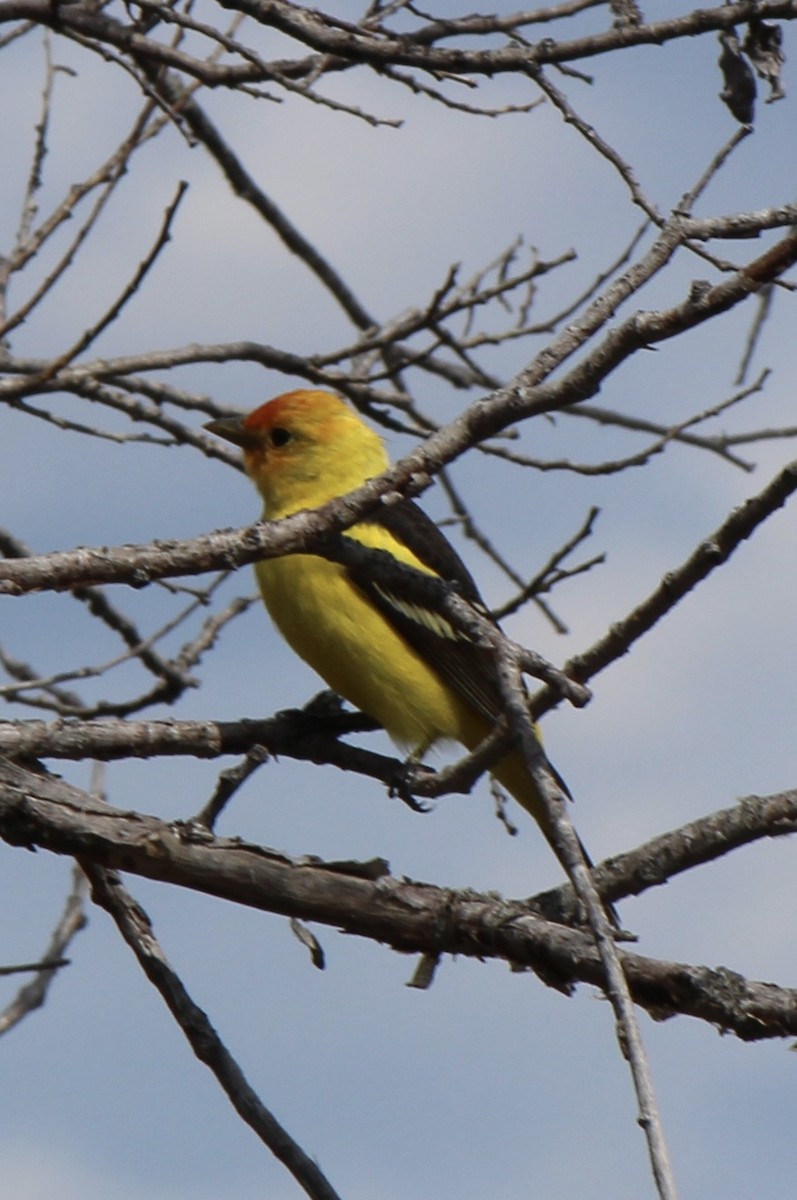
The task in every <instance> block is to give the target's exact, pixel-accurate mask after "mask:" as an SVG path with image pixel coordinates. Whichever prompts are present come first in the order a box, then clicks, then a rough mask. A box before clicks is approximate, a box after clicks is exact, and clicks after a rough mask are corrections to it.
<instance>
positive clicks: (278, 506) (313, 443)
mask: <svg viewBox="0 0 797 1200" xmlns="http://www.w3.org/2000/svg"><path fill="white" fill-rule="evenodd" d="M206 428H208V429H210V430H211V431H212V432H213V433H216V434H218V435H219V436H220V437H223V438H226V439H227V440H228V441H231V442H233V443H234V444H235V445H236V446H240V447H241V449H242V450H243V455H244V466H245V467H246V471H247V474H248V475H249V476H250V478H251V479H252V480H253V482H254V483H255V484H256V486H257V488H258V490H259V491H260V493H261V495H262V496H263V498H264V500H265V501H266V507H267V510H269V512H270V514H271V515H284V513H286V512H289V511H295V510H296V509H297V508H310V507H313V506H314V505H316V504H321V503H323V502H324V501H325V500H329V499H331V498H332V497H333V496H339V495H342V494H343V493H344V492H347V491H350V490H351V489H352V488H355V487H357V486H358V484H360V483H362V482H363V481H364V480H365V479H367V478H369V477H370V476H373V475H378V474H379V473H380V472H381V471H383V470H384V469H385V467H386V466H387V456H386V454H385V451H384V448H383V446H382V442H381V439H380V438H378V437H377V435H376V434H375V433H374V432H373V431H372V430H371V429H369V428H368V426H367V425H365V424H364V423H363V421H361V420H360V418H359V416H358V415H357V413H356V412H354V410H353V409H351V408H350V407H349V406H348V404H346V402H345V401H344V400H342V399H341V398H340V397H339V396H335V395H333V394H332V393H331V392H322V391H313V390H310V389H299V390H297V391H293V392H286V393H285V394H284V395H282V396H277V397H276V398H275V399H274V400H269V401H268V402H267V403H266V404H262V405H261V406H260V407H259V408H256V409H255V410H254V411H253V412H251V413H249V414H248V415H247V416H246V417H244V418H243V419H240V418H233V419H231V420H221V421H211V422H210V424H209V425H207V426H206Z"/></svg>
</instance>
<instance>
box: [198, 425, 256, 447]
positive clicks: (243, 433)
mask: <svg viewBox="0 0 797 1200" xmlns="http://www.w3.org/2000/svg"><path fill="white" fill-rule="evenodd" d="M205 429H207V430H209V431H210V432H211V433H215V434H216V436H217V437H220V438H224V439H225V441H227V442H232V444H233V445H234V446H240V447H241V449H242V450H254V449H255V447H256V446H257V441H258V439H257V435H256V434H254V433H252V431H251V430H249V429H247V428H246V426H245V425H244V419H243V417H220V418H219V420H217V421H208V423H207V425H205Z"/></svg>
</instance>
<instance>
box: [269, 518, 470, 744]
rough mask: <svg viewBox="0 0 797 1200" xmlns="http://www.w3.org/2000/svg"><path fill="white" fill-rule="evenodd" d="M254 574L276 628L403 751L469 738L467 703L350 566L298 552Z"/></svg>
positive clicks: (275, 561) (335, 688) (337, 690)
mask: <svg viewBox="0 0 797 1200" xmlns="http://www.w3.org/2000/svg"><path fill="white" fill-rule="evenodd" d="M360 528H362V527H360ZM358 532H359V531H358ZM369 532H370V531H369ZM363 540H366V539H365V538H364V539H363ZM367 540H368V541H369V542H373V541H374V540H375V539H373V538H372V537H368V538H367ZM376 540H378V538H377V539H376ZM413 565H415V564H413ZM418 565H419V564H418ZM255 569H256V573H257V578H258V583H259V584H260V590H261V593H262V595H263V600H264V601H265V604H266V608H267V609H268V611H269V613H270V615H271V618H272V620H273V621H274V624H275V625H276V626H277V628H278V629H279V631H280V633H281V634H282V636H283V637H284V638H285V640H286V641H287V642H288V643H289V644H290V645H291V646H292V648H293V649H294V650H295V651H296V653H297V654H298V655H299V656H300V657H301V658H303V659H304V660H305V662H307V663H309V665H310V666H311V667H312V668H313V669H314V670H315V671H317V672H318V674H319V675H320V676H321V677H322V678H323V679H324V680H326V682H327V684H328V685H329V687H331V688H332V689H333V690H334V691H336V692H338V694H339V695H341V696H343V697H345V699H347V700H348V701H349V702H350V703H351V704H354V705H356V707H357V708H359V709H362V711H363V712H365V713H367V714H368V715H369V716H372V717H374V718H375V719H376V720H377V721H379V722H380V723H381V724H382V725H384V727H385V728H386V729H387V731H388V733H389V734H390V735H391V737H393V738H394V739H395V741H397V742H398V743H399V744H400V745H402V746H404V747H409V748H411V749H413V750H420V751H422V750H425V749H426V747H427V746H429V745H431V743H432V742H434V741H436V740H438V739H440V738H450V739H454V740H456V741H461V740H463V720H465V719H466V707H465V706H464V705H463V703H462V701H460V700H459V699H458V697H457V696H456V695H455V694H454V693H453V692H452V691H451V689H450V688H447V687H446V686H445V685H444V684H443V683H442V681H441V680H440V679H439V677H438V676H437V674H436V673H435V672H434V671H432V670H431V669H430V668H429V667H428V666H427V664H426V663H425V662H424V661H423V659H422V658H421V657H420V656H419V655H418V654H417V653H416V652H415V651H414V650H413V649H412V648H411V647H410V646H409V645H408V643H407V642H405V641H404V639H403V638H402V637H401V636H400V634H398V633H396V632H395V630H394V629H393V628H392V627H391V626H390V625H389V624H388V622H387V620H386V619H385V618H384V617H383V616H382V614H381V613H380V612H379V610H378V609H376V608H374V606H373V605H372V604H371V603H370V602H369V601H368V600H366V599H365V597H364V596H363V595H362V594H361V593H360V591H359V590H358V589H357V587H356V586H355V585H354V584H353V583H352V582H351V580H350V579H349V578H348V577H347V575H346V571H345V568H344V567H342V566H340V565H339V564H338V563H332V562H328V561H327V560H326V559H323V558H318V557H316V556H315V555H309V554H293V555H288V556H286V557H285V558H276V559H268V560H266V561H265V562H261V563H258V564H257V565H256V568H255Z"/></svg>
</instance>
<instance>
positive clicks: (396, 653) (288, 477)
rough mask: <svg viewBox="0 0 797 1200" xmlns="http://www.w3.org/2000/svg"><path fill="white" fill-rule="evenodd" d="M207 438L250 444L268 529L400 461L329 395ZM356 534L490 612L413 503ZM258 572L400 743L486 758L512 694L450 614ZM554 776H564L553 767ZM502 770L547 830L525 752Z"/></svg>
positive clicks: (305, 645) (312, 577)
mask: <svg viewBox="0 0 797 1200" xmlns="http://www.w3.org/2000/svg"><path fill="white" fill-rule="evenodd" d="M206 428H207V429H209V430H211V431H212V432H213V433H215V434H218V435H219V436H220V437H223V438H226V439H227V441H230V442H233V443H234V444H235V445H236V446H240V447H241V449H242V450H243V459H244V465H245V467H246V471H247V473H248V475H249V476H250V478H251V479H252V481H253V482H254V484H255V486H256V487H257V489H258V491H259V492H260V494H261V496H262V497H263V501H264V504H265V507H264V512H263V515H264V518H266V519H268V520H277V519H279V518H280V517H286V516H289V515H290V514H291V513H295V512H297V511H299V510H300V509H311V508H315V507H317V506H318V505H320V504H323V503H325V502H326V501H328V500H331V499H333V498H334V497H336V496H340V495H343V494H345V493H346V492H350V491H352V490H353V489H354V488H356V487H358V486H360V485H361V484H362V483H364V482H365V481H366V480H367V479H369V478H373V477H374V476H376V475H380V474H381V473H382V472H383V471H384V470H385V469H386V468H387V466H388V465H389V460H388V457H387V453H386V451H385V448H384V446H383V444H382V440H381V438H379V437H378V436H377V434H376V433H374V432H373V430H371V429H370V428H369V427H368V426H367V425H366V424H365V423H364V422H363V421H362V420H361V419H360V417H359V416H358V415H357V414H356V413H355V412H354V411H353V409H351V408H350V407H349V406H348V405H347V404H346V403H345V402H344V401H343V400H342V399H340V397H338V396H334V395H332V394H331V393H329V392H322V391H311V390H298V391H293V392H287V393H286V394H285V395H282V396H277V397H276V399H274V400H270V401H269V402H268V403H267V404H263V405H262V406H261V407H260V408H257V409H255V411H254V412H251V413H249V415H248V416H246V417H244V418H230V419H226V418H225V419H222V420H217V421H211V422H210V423H209V424H208V425H207V426H206ZM345 536H346V537H349V538H355V539H356V540H357V541H358V542H360V543H361V544H362V545H364V546H367V547H372V548H374V549H378V550H383V551H387V552H388V553H389V554H391V555H393V557H394V558H395V559H397V560H398V561H399V562H401V563H404V564H406V565H408V566H409V567H414V568H415V569H416V570H418V571H422V572H427V573H428V574H432V575H436V576H439V577H441V578H442V579H444V580H446V581H449V582H452V583H454V584H456V586H457V589H458V591H459V593H460V594H461V595H462V596H464V597H465V598H466V599H467V600H469V601H471V602H472V603H474V604H476V605H478V606H479V607H480V608H483V605H482V601H481V598H480V596H479V592H478V589H477V587H476V584H475V583H474V581H473V578H472V576H471V575H470V572H469V571H468V569H467V567H466V566H465V565H464V563H463V562H462V561H461V559H460V558H459V555H458V554H457V553H456V551H455V550H454V549H453V547H452V546H451V545H450V543H449V542H448V541H447V539H446V538H445V537H444V535H443V534H442V533H441V532H440V530H439V529H438V527H437V526H436V525H435V524H434V522H433V521H432V520H431V519H430V518H429V517H428V516H427V515H426V513H424V512H423V510H422V509H421V508H419V507H418V506H417V505H416V504H414V503H413V502H412V501H410V500H400V501H399V502H397V503H393V504H386V505H383V506H382V507H381V508H380V509H379V510H378V512H376V513H374V514H372V515H370V516H368V517H367V518H365V519H364V520H361V521H359V522H358V523H357V524H356V525H353V526H352V527H351V528H350V529H348V530H346V532H345ZM255 570H256V573H257V578H258V583H259V585H260V591H261V593H262V596H263V600H264V602H265V605H266V608H267V609H268V611H269V613H270V615H271V618H272V620H273V621H274V624H275V625H276V626H277V628H278V629H279V631H280V633H281V634H282V636H283V637H284V638H285V639H286V641H287V642H288V643H289V644H290V645H291V646H292V647H293V649H294V650H295V651H296V653H297V654H299V655H300V656H301V657H302V658H303V659H304V660H305V662H307V663H309V665H310V666H311V667H313V668H314V670H316V671H317V672H318V674H319V675H321V676H322V678H323V679H325V680H326V682H327V683H328V684H329V686H330V687H331V688H332V689H333V690H334V691H336V692H337V693H338V694H339V695H341V696H343V697H345V698H346V699H347V700H349V701H350V702H351V703H352V704H354V705H356V706H357V708H359V709H361V710H362V711H363V712H365V713H367V714H368V715H369V716H371V717H374V718H375V719H376V720H377V721H379V722H380V723H381V724H382V725H383V726H384V727H385V729H386V730H387V731H388V733H389V734H390V735H391V737H392V738H393V739H394V740H395V741H396V742H397V743H399V745H401V746H403V747H405V748H410V749H411V750H412V751H413V753H414V754H416V755H419V754H422V753H423V752H424V751H425V750H426V749H427V748H428V747H429V746H431V745H432V744H433V743H434V742H436V741H439V740H441V739H448V740H453V741H456V742H460V743H461V744H462V745H464V746H466V747H467V748H468V749H474V748H475V747H476V746H477V745H478V744H479V742H481V741H482V739H483V738H484V737H485V736H486V735H487V734H488V733H489V732H490V731H491V730H492V729H493V728H494V727H495V725H496V723H497V722H498V721H499V719H500V717H501V710H502V703H501V694H500V690H499V687H498V682H497V675H496V671H495V667H494V666H493V663H492V660H491V658H490V655H489V653H488V652H487V651H486V650H484V649H482V648H480V647H478V646H476V645H475V644H474V643H473V642H472V641H469V640H468V639H467V638H466V637H465V636H463V635H460V634H459V633H458V632H457V631H456V630H455V629H454V627H453V626H452V624H451V622H450V621H449V620H447V618H446V617H445V616H444V615H443V614H442V613H440V612H436V611H434V610H433V609H432V608H430V607H426V606H425V605H423V604H421V603H419V602H418V601H417V600H416V599H415V598H413V597H410V596H408V595H401V594H397V589H396V588H390V587H387V586H385V584H384V583H383V582H382V583H380V582H379V579H378V573H369V572H368V570H367V569H366V570H363V569H359V568H358V569H355V568H353V567H351V566H344V565H342V564H340V563H337V562H330V561H329V560H327V559H325V558H322V557H320V556H318V555H314V554H289V555H286V556H284V557H282V558H270V559H266V560H264V561H262V562H259V563H257V564H256V566H255ZM551 773H552V774H553V775H554V777H555V778H556V779H557V780H558V776H556V773H555V772H554V771H553V768H551ZM493 774H494V775H495V776H496V778H497V779H498V780H499V782H500V783H502V784H503V785H504V787H506V788H507V789H508V791H510V792H511V793H512V795H513V796H514V797H515V799H516V800H517V801H518V802H519V803H520V804H522V805H523V807H524V808H526V809H527V810H528V811H529V812H530V813H531V814H532V816H533V817H534V818H535V819H536V820H537V821H538V822H539V823H540V825H541V826H542V828H543V831H544V832H546V833H547V829H546V826H547V821H546V820H545V816H544V811H543V808H542V804H541V802H540V799H539V793H538V791H537V789H536V787H535V785H534V783H533V782H532V779H531V777H530V775H529V772H528V770H527V769H526V766H525V764H524V761H523V759H522V757H521V755H520V753H519V752H517V751H511V752H510V753H509V754H508V755H507V756H506V757H505V758H504V759H502V760H501V761H500V762H499V763H498V764H497V765H496V767H495V768H494V770H493ZM559 782H560V783H561V781H559Z"/></svg>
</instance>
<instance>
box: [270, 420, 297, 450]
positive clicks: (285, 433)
mask: <svg viewBox="0 0 797 1200" xmlns="http://www.w3.org/2000/svg"><path fill="white" fill-rule="evenodd" d="M291 436H292V435H291V431H290V430H289V429H283V428H282V426H280V425H278V426H276V428H274V429H272V431H271V437H270V439H269V440H270V442H271V444H272V446H276V447H277V449H279V447H280V446H284V445H286V443H287V442H289V441H290V440H291Z"/></svg>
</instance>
